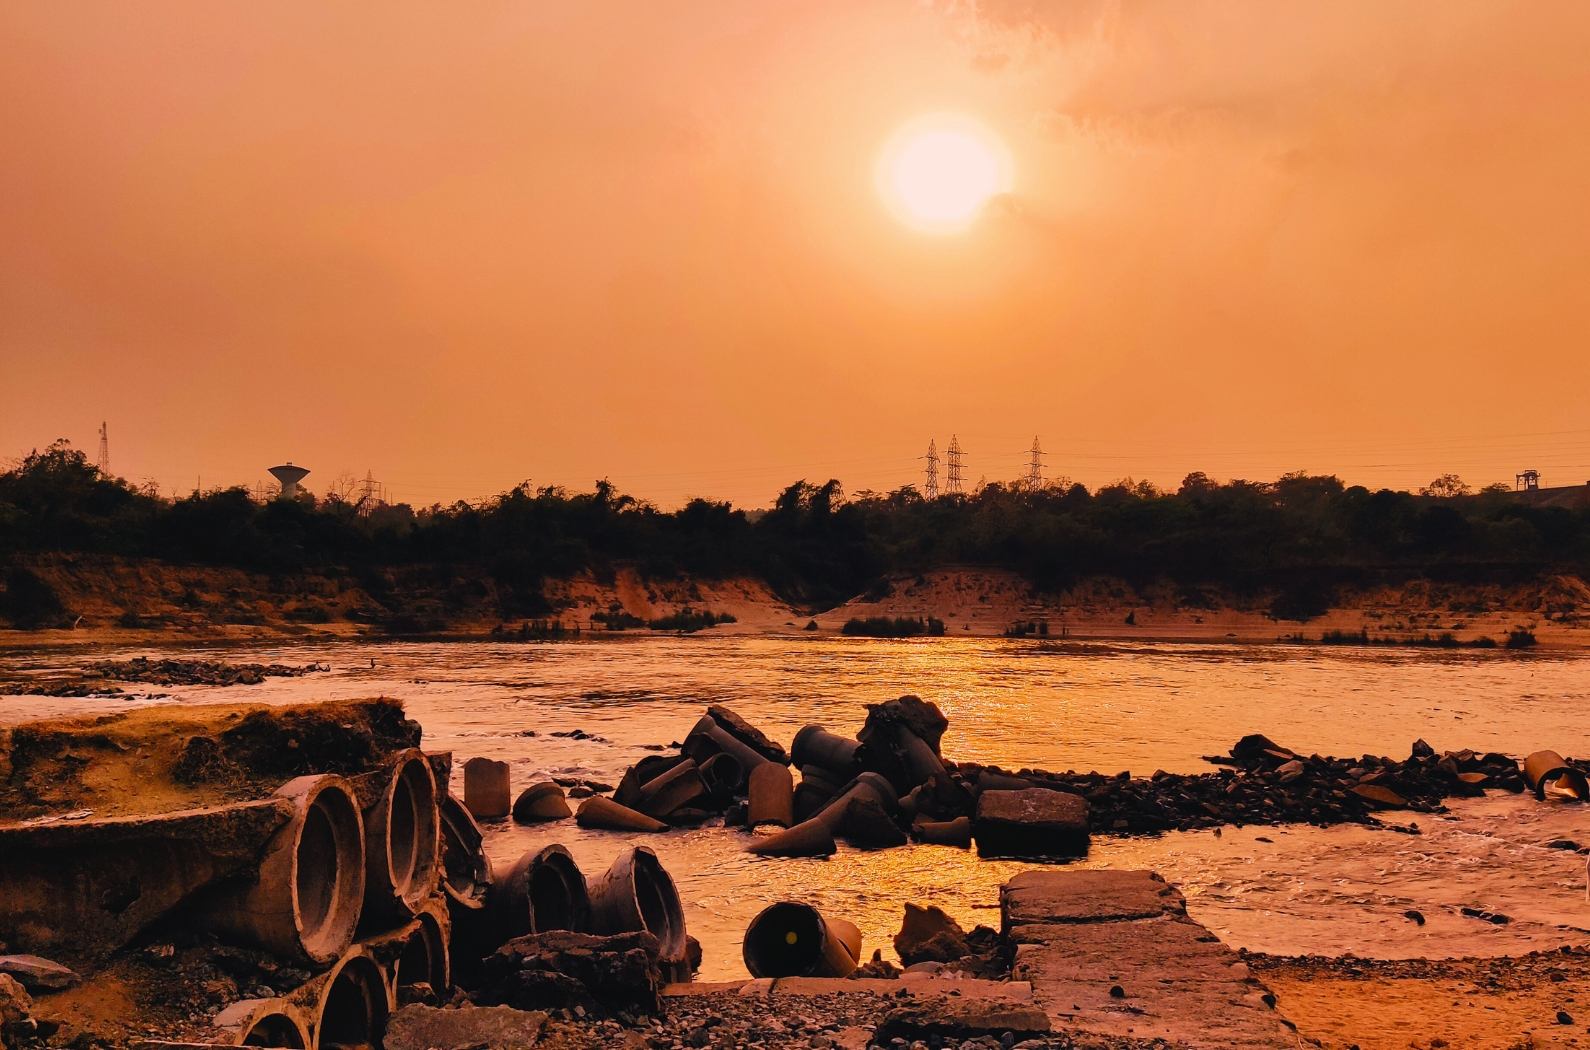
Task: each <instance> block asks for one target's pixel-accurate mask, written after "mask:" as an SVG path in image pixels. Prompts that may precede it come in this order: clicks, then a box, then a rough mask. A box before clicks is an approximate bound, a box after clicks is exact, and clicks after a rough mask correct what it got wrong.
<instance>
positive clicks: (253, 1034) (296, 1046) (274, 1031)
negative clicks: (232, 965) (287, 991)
mask: <svg viewBox="0 0 1590 1050" xmlns="http://www.w3.org/2000/svg"><path fill="white" fill-rule="evenodd" d="M212 1023H213V1024H214V1025H215V1027H216V1028H217V1029H220V1030H221V1031H223V1032H226V1033H227V1038H226V1040H225V1041H226V1042H228V1043H230V1044H232V1045H234V1046H271V1047H281V1048H284V1050H309V1045H310V1038H309V1025H308V1022H307V1019H306V1018H305V1017H304V1015H303V1011H302V1010H300V1009H299V1008H298V1007H296V1006H294V1005H292V1004H290V1003H288V1002H285V1001H284V1000H280V999H253V1000H249V999H245V1000H242V1001H240V1002H236V1003H233V1004H232V1005H231V1006H228V1007H227V1008H226V1009H224V1010H222V1011H221V1012H220V1013H218V1014H216V1015H215V1020H214V1022H212Z"/></svg>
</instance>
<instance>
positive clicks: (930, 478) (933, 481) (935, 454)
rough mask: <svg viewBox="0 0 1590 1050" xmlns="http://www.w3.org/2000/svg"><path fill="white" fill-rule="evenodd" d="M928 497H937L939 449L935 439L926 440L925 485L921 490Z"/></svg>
mask: <svg viewBox="0 0 1590 1050" xmlns="http://www.w3.org/2000/svg"><path fill="white" fill-rule="evenodd" d="M923 491H924V492H925V493H926V495H927V498H928V499H938V498H939V449H938V443H937V442H935V441H931V440H930V441H929V442H928V450H927V486H926V487H925V488H924V490H923Z"/></svg>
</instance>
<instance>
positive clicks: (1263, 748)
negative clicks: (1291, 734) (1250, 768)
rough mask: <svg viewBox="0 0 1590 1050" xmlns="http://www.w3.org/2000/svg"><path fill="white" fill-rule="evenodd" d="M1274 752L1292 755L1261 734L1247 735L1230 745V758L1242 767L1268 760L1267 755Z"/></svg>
mask: <svg viewBox="0 0 1590 1050" xmlns="http://www.w3.org/2000/svg"><path fill="white" fill-rule="evenodd" d="M1274 752H1284V753H1286V754H1287V755H1292V752H1290V751H1288V750H1287V749H1286V748H1284V747H1282V746H1281V745H1280V744H1277V743H1276V742H1275V741H1274V740H1271V739H1270V738H1269V737H1267V736H1265V735H1263V734H1262V733H1249V734H1248V735H1247V736H1245V737H1243V738H1242V739H1241V740H1238V741H1237V742H1236V743H1235V744H1233V745H1231V757H1232V758H1234V759H1236V760H1237V761H1238V762H1241V763H1243V764H1244V765H1246V764H1248V763H1250V762H1263V761H1266V759H1267V758H1268V754H1267V753H1274ZM1294 757H1295V756H1294Z"/></svg>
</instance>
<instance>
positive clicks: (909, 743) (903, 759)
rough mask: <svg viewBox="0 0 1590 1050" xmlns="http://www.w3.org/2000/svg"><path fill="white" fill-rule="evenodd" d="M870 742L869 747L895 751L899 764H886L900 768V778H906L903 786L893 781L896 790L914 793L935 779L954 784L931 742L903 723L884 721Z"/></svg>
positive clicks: (894, 754) (941, 783)
mask: <svg viewBox="0 0 1590 1050" xmlns="http://www.w3.org/2000/svg"><path fill="white" fill-rule="evenodd" d="M868 739H869V743H868V747H869V748H874V749H875V748H876V747H877V746H878V745H879V744H882V745H884V746H886V747H887V748H888V749H889V751H890V752H892V754H893V756H894V758H895V763H886V765H890V766H897V770H896V771H897V773H898V775H900V776H902V777H903V778H904V779H903V782H899V783H896V782H894V780H893V778H891V783H892V784H893V786H894V788H895V790H896V791H899V792H902V793H903V792H907V791H910V790H911V789H912V788H914V787H916V786H917V785H918V784H926V783H927V782H928V781H929V780H932V779H933V778H934V777H937V778H938V783H939V784H940V785H949V784H953V781H952V780H951V779H950V774H949V771H948V770H947V769H945V768H944V762H943V760H942V759H940V758H939V756H938V755H937V754H935V753H934V751H933V748H931V747H929V746H928V743H927V741H925V740H923V739H922V738H921V737H919V736H917V735H916V734H915V733H913V732H911V730H910V729H908V728H907V727H905V726H903V725H901V724H900V723H898V722H884V723H882V724H881V725H879V726H878V727H877V729H876V730H875V732H874V735H873V736H872V737H869V738H868ZM941 793H942V792H941Z"/></svg>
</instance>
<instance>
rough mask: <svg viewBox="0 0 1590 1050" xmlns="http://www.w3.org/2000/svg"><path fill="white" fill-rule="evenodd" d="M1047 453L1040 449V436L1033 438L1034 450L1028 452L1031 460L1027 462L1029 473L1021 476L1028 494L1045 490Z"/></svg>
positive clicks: (1035, 435) (1030, 449)
mask: <svg viewBox="0 0 1590 1050" xmlns="http://www.w3.org/2000/svg"><path fill="white" fill-rule="evenodd" d="M1046 454H1047V453H1045V452H1044V450H1043V449H1041V448H1039V447H1038V435H1037V434H1034V435H1033V436H1032V448H1029V449H1028V450H1027V455H1028V456H1030V457H1031V458H1030V459H1028V460H1027V473H1025V474H1023V475H1022V476H1021V483H1022V485H1023V486H1024V487H1025V488H1026V489H1027V491H1028V492H1037V491H1038V490H1039V489H1041V488H1043V457H1044V456H1045V455H1046Z"/></svg>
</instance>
